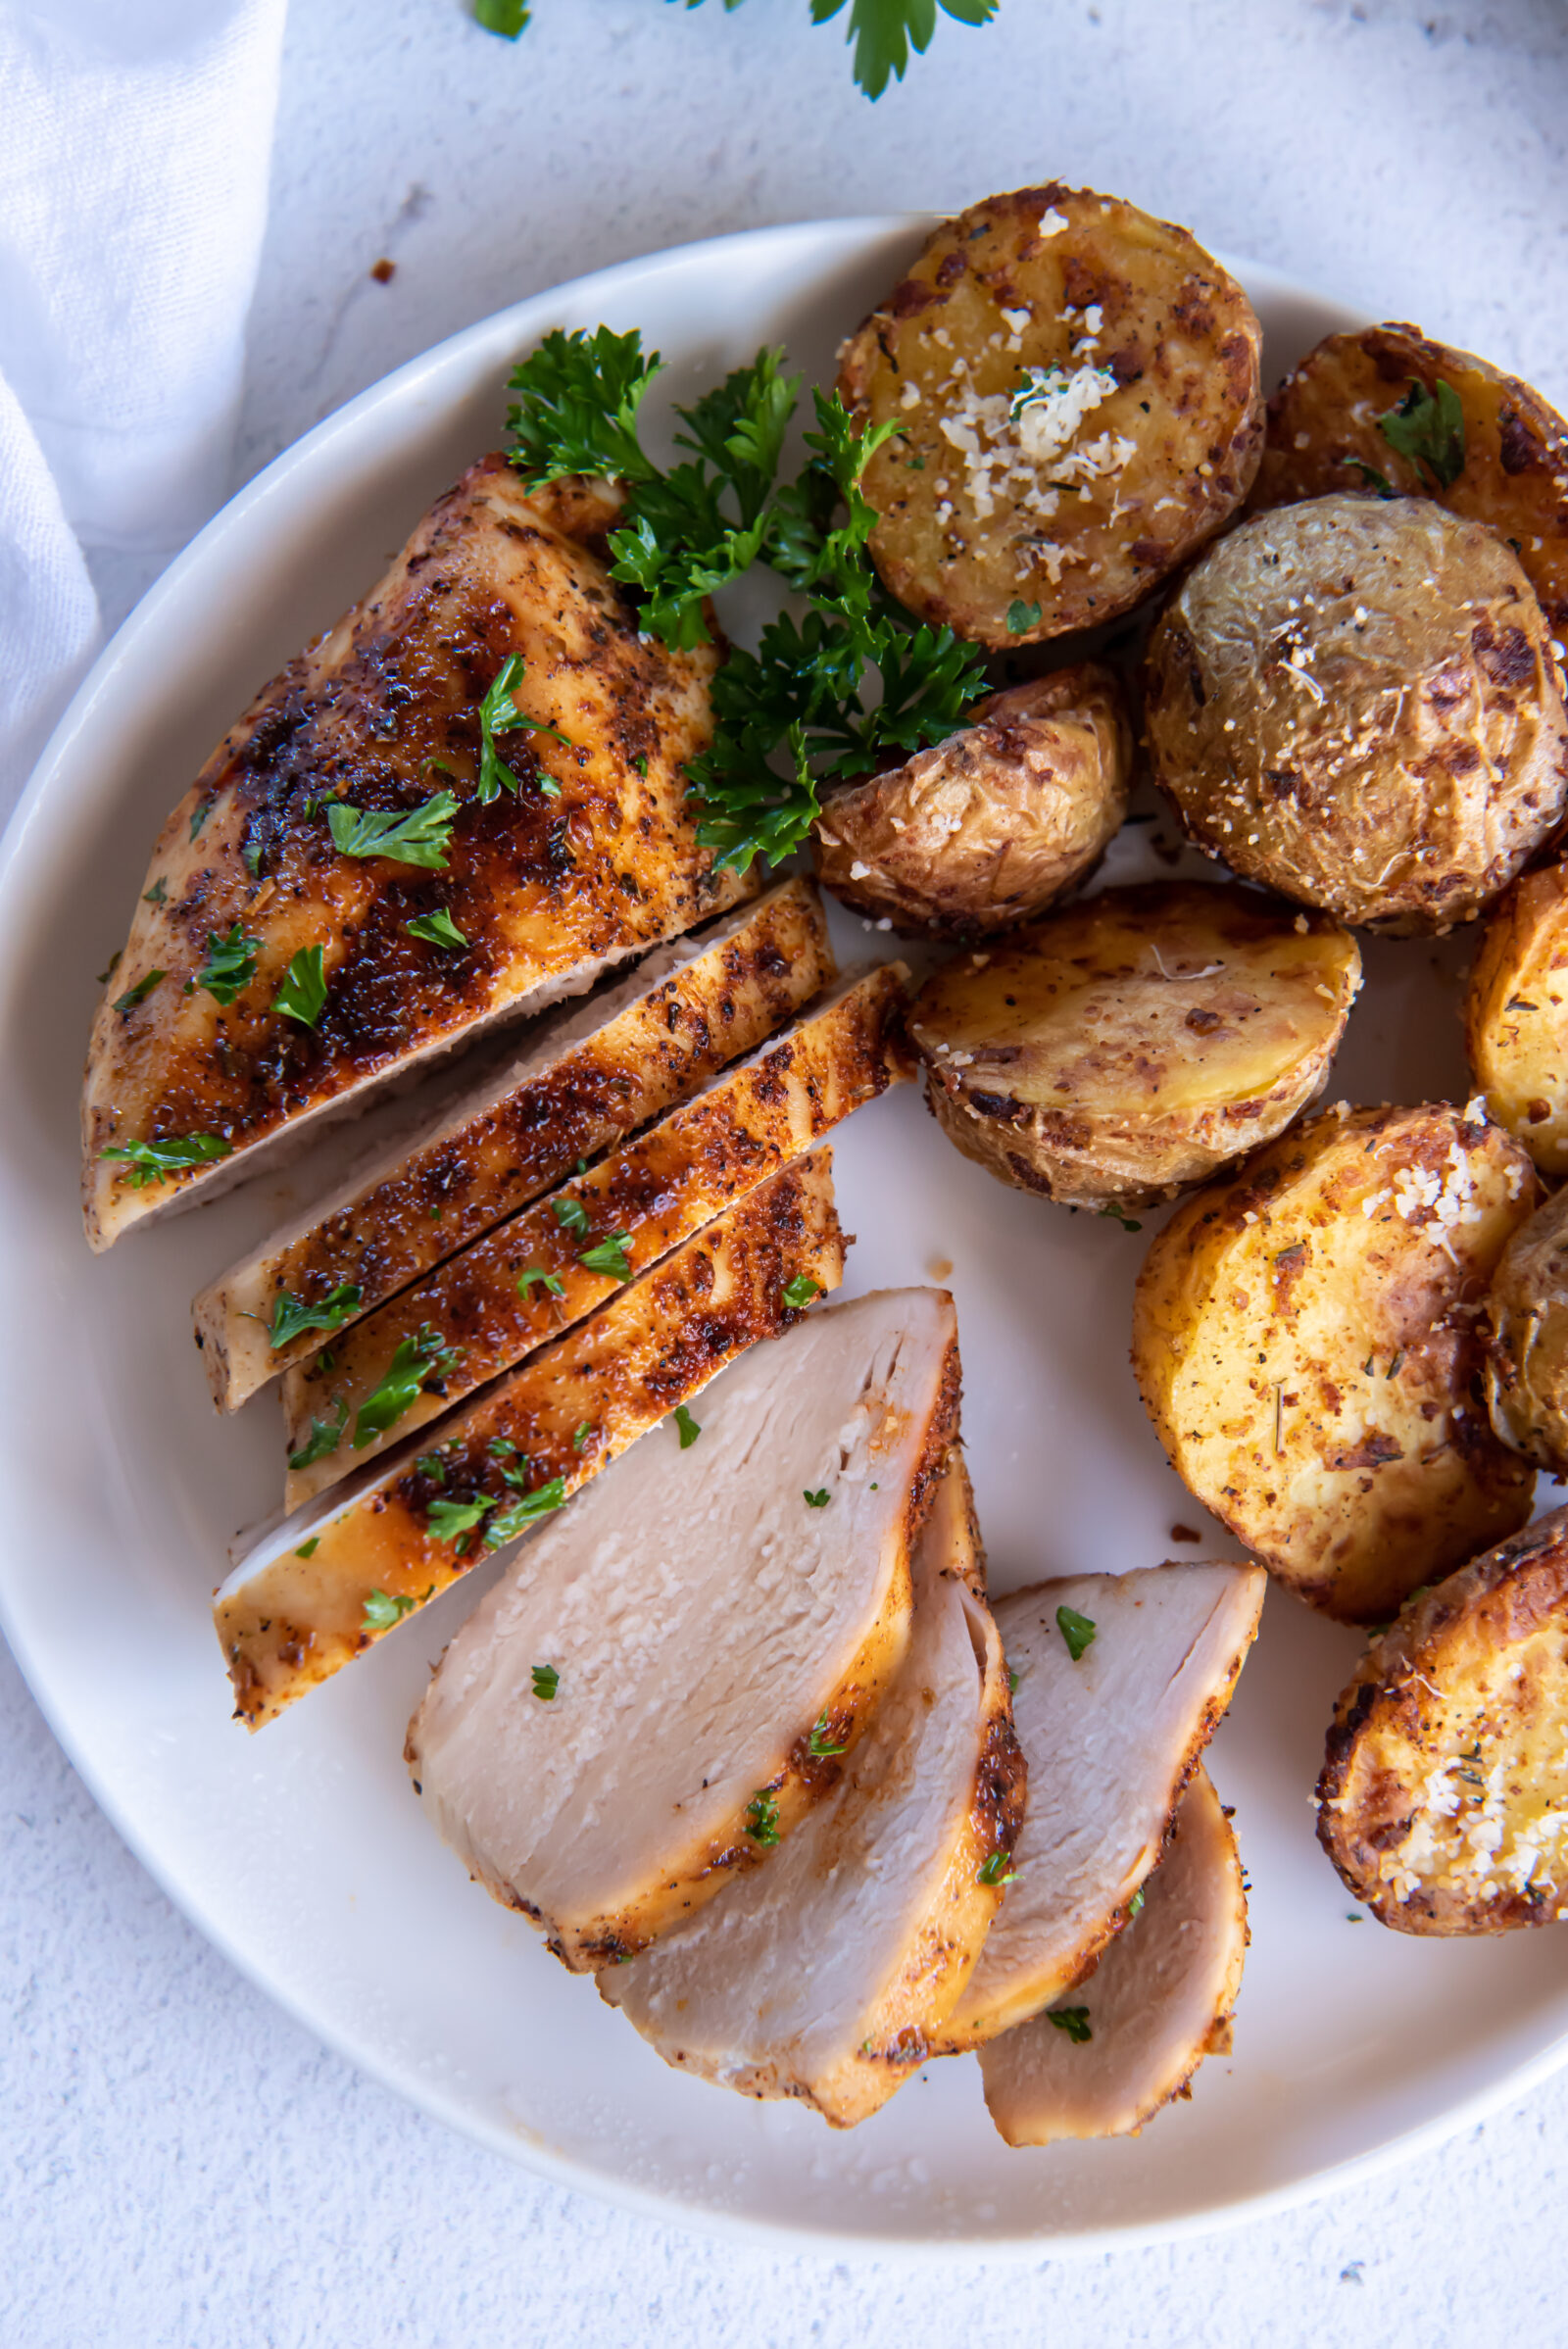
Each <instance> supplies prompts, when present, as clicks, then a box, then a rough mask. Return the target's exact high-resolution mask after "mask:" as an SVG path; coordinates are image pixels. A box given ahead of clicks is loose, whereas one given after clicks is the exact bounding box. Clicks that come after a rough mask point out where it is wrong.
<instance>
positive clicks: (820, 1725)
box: [806, 1713, 850, 1762]
mask: <svg viewBox="0 0 1568 2349" xmlns="http://www.w3.org/2000/svg"><path fill="white" fill-rule="evenodd" d="M832 1739H833V1727H832V1724H831V1723H830V1721H829V1720H828V1717H827V1715H826V1713H818V1715H817V1717H816V1719H815V1721H814V1722H813V1723H812V1724H811V1734H810V1736H809V1737H808V1738H807V1740H806V1750H807V1752H808V1753H809V1755H810V1756H811V1758H812V1760H813V1761H817V1762H830V1761H832V1760H833V1759H834V1758H835V1756H836V1755H838V1754H841V1753H848V1752H849V1750H850V1748H849V1744H848V1741H844V1742H842V1743H840V1744H837V1745H835V1744H834V1743H833V1741H832Z"/></svg>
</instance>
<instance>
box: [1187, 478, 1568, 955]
mask: <svg viewBox="0 0 1568 2349" xmlns="http://www.w3.org/2000/svg"><path fill="white" fill-rule="evenodd" d="M1147 711H1148V734H1149V745H1150V750H1151V753H1152V759H1153V763H1154V772H1155V777H1156V780H1157V781H1158V782H1159V784H1160V786H1161V788H1162V789H1163V790H1164V791H1165V793H1166V794H1167V796H1168V797H1169V798H1170V800H1171V801H1172V803H1173V804H1174V806H1175V808H1176V811H1177V814H1178V816H1179V817H1180V819H1181V822H1182V825H1183V827H1184V829H1185V830H1186V832H1187V833H1188V835H1189V837H1190V838H1191V839H1193V840H1195V841H1196V842H1197V843H1198V845H1199V846H1200V847H1201V848H1202V849H1205V850H1206V851H1207V852H1208V854H1209V855H1210V856H1221V857H1223V858H1224V860H1225V862H1226V863H1227V864H1228V865H1230V867H1231V868H1232V870H1233V871H1235V872H1238V873H1241V874H1243V875H1245V876H1246V877H1247V878H1249V879H1250V880H1256V881H1262V882H1264V883H1266V884H1267V885H1268V886H1269V887H1271V888H1274V889H1278V890H1280V891H1281V892H1282V894H1283V895H1285V896H1286V897H1292V898H1299V900H1300V901H1301V903H1302V904H1303V905H1321V906H1323V907H1324V908H1325V909H1326V910H1327V911H1329V912H1331V913H1336V914H1338V915H1339V917H1340V919H1341V920H1342V921H1348V922H1364V923H1366V924H1368V925H1370V926H1373V927H1376V928H1379V929H1384V930H1390V931H1394V932H1406V933H1407V932H1411V931H1421V930H1429V931H1430V930H1445V929H1448V928H1451V927H1452V925H1453V924H1454V923H1455V922H1458V921H1468V920H1469V919H1471V918H1472V916H1473V915H1475V914H1476V913H1478V912H1479V911H1480V909H1481V908H1482V906H1483V905H1486V904H1487V903H1488V902H1489V901H1490V900H1491V899H1492V898H1494V897H1495V896H1496V894H1497V892H1498V891H1499V890H1500V889H1501V888H1502V887H1503V885H1504V884H1505V883H1506V882H1507V881H1509V880H1511V879H1512V877H1513V875H1514V874H1515V873H1516V872H1517V871H1518V870H1519V869H1520V867H1521V865H1522V864H1523V863H1524V861H1525V859H1526V858H1527V856H1530V855H1531V853H1532V851H1534V850H1535V849H1536V848H1538V847H1539V846H1540V844H1541V843H1542V841H1543V840H1544V839H1545V837H1546V835H1547V834H1548V833H1549V832H1550V831H1551V829H1552V827H1553V825H1554V824H1555V823H1556V822H1557V820H1558V818H1559V816H1560V814H1561V812H1562V807H1563V801H1564V796H1565V794H1568V717H1565V715H1564V711H1563V705H1562V696H1561V691H1560V688H1559V684H1558V678H1557V670H1556V664H1555V661H1554V660H1553V657H1552V654H1551V649H1550V640H1549V637H1548V635H1547V631H1546V623H1545V619H1544V615H1543V613H1542V610H1541V607H1540V605H1539V604H1538V603H1537V601H1536V597H1535V592H1534V590H1533V589H1532V587H1531V585H1530V582H1529V580H1528V579H1527V578H1526V577H1525V574H1524V572H1523V571H1522V570H1521V569H1520V567H1519V563H1518V561H1517V559H1516V558H1515V557H1514V555H1513V554H1512V553H1511V552H1510V550H1509V549H1508V548H1507V547H1505V546H1504V545H1503V544H1502V542H1501V541H1500V540H1499V539H1498V538H1496V537H1495V535H1494V534H1493V532H1492V531H1490V530H1488V529H1486V528H1484V527H1483V526H1482V524H1480V523H1479V522H1467V521H1461V520H1459V519H1458V518H1457V517H1456V516H1455V515H1453V514H1447V513H1446V512H1445V510H1444V509H1443V508H1442V507H1441V506H1435V505H1433V504H1432V503H1431V501H1430V500H1429V499H1424V498H1396V499H1383V498H1356V497H1344V496H1336V497H1326V498H1313V499H1310V500H1308V501H1307V502H1306V503H1304V504H1302V505H1299V506H1282V507H1278V508H1276V509H1275V510H1274V511H1272V512H1271V513H1268V514H1257V515H1254V516H1253V518H1252V519H1251V520H1250V521H1247V522H1244V523H1242V524H1241V526H1240V527H1239V528H1238V529H1236V530H1234V531H1232V532H1231V534H1230V536H1229V537H1227V538H1224V539H1222V540H1221V541H1220V542H1219V544H1218V545H1217V546H1215V547H1212V548H1210V550H1209V551H1208V553H1207V554H1206V555H1205V556H1203V558H1202V559H1201V562H1199V563H1197V564H1196V565H1195V567H1194V569H1193V570H1192V571H1191V572H1190V573H1189V575H1188V577H1187V579H1186V580H1185V581H1184V583H1183V585H1182V587H1181V588H1180V590H1179V591H1178V593H1177V594H1176V596H1175V597H1174V598H1173V600H1172V602H1171V603H1170V605H1169V606H1168V607H1167V609H1166V611H1165V612H1164V613H1163V614H1162V616H1161V618H1160V621H1159V623H1158V625H1157V627H1156V628H1155V630H1154V633H1153V636H1152V639H1151V642H1150V648H1149V656H1148V662H1147Z"/></svg>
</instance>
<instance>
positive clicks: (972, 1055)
mask: <svg viewBox="0 0 1568 2349" xmlns="http://www.w3.org/2000/svg"><path fill="white" fill-rule="evenodd" d="M1360 983H1361V957H1360V954H1359V953H1358V952H1357V950H1356V945H1355V941H1354V940H1353V939H1352V938H1351V936H1350V934H1349V932H1348V930H1342V929H1341V928H1340V927H1339V925H1338V923H1336V922H1331V921H1329V920H1328V919H1327V918H1326V917H1325V916H1324V915H1322V914H1311V915H1308V914H1305V913H1296V912H1294V911H1293V909H1292V908H1290V907H1289V906H1284V905H1280V904H1279V903H1278V902H1277V901H1273V902H1271V901H1270V900H1269V899H1267V898H1263V897H1258V896H1256V895H1254V893H1253V892H1251V891H1250V890H1245V889H1227V888H1223V887H1220V886H1218V885H1216V884H1214V883H1211V882H1205V881H1196V882H1194V881H1189V882H1174V881H1157V882H1151V883H1147V884H1145V885H1144V886H1142V887H1139V888H1132V889H1107V890H1105V891H1104V892H1103V894H1102V895H1100V896H1099V897H1094V898H1090V899H1089V900H1087V902H1086V903H1084V904H1083V905H1071V906H1068V907H1066V908H1065V909H1064V910H1063V911H1062V912H1060V913H1055V914H1053V915H1051V916H1050V917H1049V918H1048V919H1047V920H1045V921H1043V922H1040V923H1039V924H1037V925H1036V926H1035V927H1034V928H1032V929H1031V930H1030V931H1029V932H1028V933H1027V934H1026V935H1025V936H1023V937H1021V938H1018V939H1016V940H1012V941H1009V942H1008V943H1007V945H1005V947H1003V948H1002V949H1001V950H1000V951H999V952H997V953H995V954H975V955H969V956H965V955H959V956H958V957H957V958H956V960H954V961H952V962H950V963H949V964H948V965H947V967H946V969H944V970H940V971H938V972H937V974H936V976H935V977H934V978H932V979H930V980H928V981H927V982H926V985H925V986H924V987H923V988H922V989H921V991H920V994H919V995H918V996H917V998H916V999H915V1003H914V1006H913V1009H912V1010H911V1012H910V1015H909V1032H910V1035H911V1037H912V1039H913V1041H914V1044H915V1046H916V1048H917V1050H918V1051H919V1053H920V1056H921V1058H922V1059H923V1060H924V1062H925V1065H926V1072H927V1076H928V1079H929V1093H928V1098H929V1100H930V1103H931V1107H932V1109H933V1110H934V1112H935V1114H936V1117H937V1121H938V1123H939V1124H940V1125H941V1127H942V1129H943V1131H944V1132H945V1133H946V1134H947V1135H948V1137H949V1139H950V1140H951V1141H953V1142H954V1143H956V1145H957V1147H958V1149H959V1150H962V1152H963V1154H964V1156H965V1157H966V1158H974V1159H977V1160H978V1161H979V1163H980V1164H981V1165H982V1166H986V1167H989V1168H990V1170H991V1172H992V1173H993V1174H995V1175H1000V1176H1001V1178H1002V1180H1003V1181H1004V1182H1005V1183H1015V1184H1017V1185H1018V1186H1019V1187H1020V1188H1021V1189H1023V1190H1026V1191H1040V1192H1043V1193H1044V1194H1045V1196H1046V1197H1047V1198H1048V1199H1062V1200H1065V1201H1066V1202H1068V1203H1069V1204H1071V1205H1074V1206H1087V1207H1102V1206H1107V1205H1110V1204H1111V1203H1112V1202H1115V1203H1119V1204H1126V1205H1144V1204H1148V1203H1149V1202H1150V1201H1151V1200H1153V1199H1160V1198H1165V1197H1169V1196H1171V1195H1173V1194H1174V1193H1175V1191H1177V1190H1178V1189H1179V1188H1180V1187H1181V1186H1182V1185H1183V1184H1187V1183H1201V1182H1203V1181H1205V1180H1206V1179H1207V1178H1208V1176H1210V1175H1211V1174H1212V1173H1213V1172H1214V1171H1215V1169H1216V1168H1217V1167H1220V1166H1224V1165H1227V1164H1228V1163H1230V1161H1231V1160H1233V1159H1235V1158H1239V1157H1240V1156H1241V1155H1242V1154H1243V1152H1244V1151H1246V1150H1250V1149H1252V1148H1253V1147H1254V1146H1255V1145H1256V1144H1258V1143H1262V1142H1267V1141H1269V1140H1270V1139H1271V1138H1272V1137H1273V1136H1274V1135H1276V1134H1278V1133H1280V1132H1281V1131H1282V1129H1283V1128H1284V1127H1285V1126H1287V1125H1289V1123H1290V1121H1291V1119H1292V1118H1293V1117H1294V1116H1295V1115H1296V1114H1297V1112H1298V1110H1299V1109H1300V1108H1301V1107H1302V1106H1303V1105H1304V1103H1306V1102H1307V1101H1310V1100H1311V1099H1312V1097H1313V1095H1314V1094H1315V1093H1316V1092H1317V1091H1318V1090H1319V1088H1320V1087H1321V1085H1322V1084H1323V1082H1324V1079H1325V1078H1326V1076H1327V1074H1328V1069H1329V1063H1330V1061H1331V1060H1332V1059H1333V1056H1334V1052H1335V1050H1336V1048H1337V1046H1338V1044H1339V1041H1340V1038H1341V1036H1342V1035H1343V1034H1344V1031H1345V1022H1346V1019H1347V1017H1348V1013H1349V1008H1350V1004H1351V1003H1352V1002H1353V1001H1354V998H1355V992H1356V989H1357V988H1358V987H1359V985H1360Z"/></svg>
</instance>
